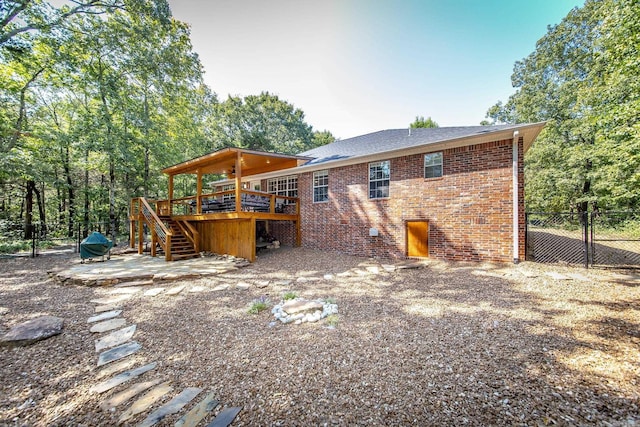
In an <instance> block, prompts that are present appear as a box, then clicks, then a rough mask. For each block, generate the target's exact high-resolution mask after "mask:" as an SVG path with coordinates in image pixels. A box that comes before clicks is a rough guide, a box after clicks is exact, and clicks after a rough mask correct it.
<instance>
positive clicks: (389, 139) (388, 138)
mask: <svg viewBox="0 0 640 427" xmlns="http://www.w3.org/2000/svg"><path fill="white" fill-rule="evenodd" d="M519 126H520V125H496V126H462V127H441V128H420V129H411V130H410V131H409V129H389V130H381V131H379V132H374V133H369V134H366V135H361V136H356V137H355V138H349V139H342V140H339V141H336V142H333V143H331V144H327V145H323V146H321V147H317V148H314V149H312V150H309V151H305V152H304V153H300V155H301V156H306V157H313V158H314V159H313V160H311V161H310V162H308V163H307V164H306V165H305V166H311V165H317V164H320V163H326V162H331V161H336V160H344V159H348V158H351V157H360V156H366V155H371V154H377V153H384V152H387V151H395V150H399V149H403V148H413V147H419V146H422V145H428V144H433V143H436V142H443V141H449V140H453V139H458V138H465V137H471V136H477V135H483V134H487V133H491V132H497V131H503V130H506V129H509V128H518V127H519Z"/></svg>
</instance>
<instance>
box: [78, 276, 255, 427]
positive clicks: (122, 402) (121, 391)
mask: <svg viewBox="0 0 640 427" xmlns="http://www.w3.org/2000/svg"><path fill="white" fill-rule="evenodd" d="M185 288H186V287H185V286H178V287H173V288H169V289H168V290H167V289H165V288H154V289H149V290H147V291H145V292H144V293H143V294H142V295H144V297H155V296H157V295H160V294H164V295H172V296H176V295H179V294H180V293H182V292H183V291H184V290H185ZM127 289H129V290H127V291H124V292H123V291H122V290H121V289H120V290H115V291H112V292H111V293H110V294H111V295H112V297H113V296H117V297H118V298H116V299H117V300H116V301H111V302H109V301H107V300H109V298H98V299H95V300H92V302H94V303H95V304H97V305H96V307H95V312H96V314H95V315H94V316H91V317H90V318H89V319H87V324H89V325H91V326H90V331H91V333H93V334H95V335H96V339H95V341H94V344H95V349H96V353H99V354H98V360H97V366H98V367H103V368H102V369H101V370H100V371H99V372H98V374H97V376H96V381H97V382H96V384H95V385H94V386H93V387H92V388H91V393H96V394H99V395H101V398H102V397H103V396H102V395H104V398H103V400H102V401H101V403H100V408H101V409H102V410H104V411H111V412H113V411H116V410H120V416H119V418H118V423H119V424H123V423H127V422H130V420H132V419H134V418H135V417H137V416H141V414H144V413H148V415H147V416H146V418H145V419H144V420H143V421H142V422H141V423H140V424H139V426H142V427H152V426H154V425H156V424H157V423H159V422H160V421H162V420H163V419H165V418H166V417H168V416H170V415H173V414H177V413H180V412H181V411H183V410H185V409H189V406H190V404H191V402H192V401H194V400H195V399H196V397H197V396H198V395H200V393H201V392H202V389H201V388H197V387H187V388H185V389H184V390H180V391H179V393H177V394H175V395H174V396H173V397H171V398H170V399H169V396H170V395H171V394H172V393H174V388H173V386H172V385H171V382H170V381H165V382H163V381H162V380H161V379H160V378H148V377H150V376H153V375H154V371H155V370H156V368H157V367H158V366H159V364H158V362H155V361H154V362H151V363H147V364H141V363H140V362H139V361H138V360H136V359H135V357H134V355H135V354H136V353H137V352H138V351H139V350H140V349H141V348H142V345H140V343H138V342H136V341H134V340H133V337H134V335H135V333H136V330H137V325H135V324H133V325H127V320H126V319H125V318H124V317H122V314H123V310H122V308H121V307H119V306H118V302H122V301H124V300H126V299H127V298H129V297H131V296H132V295H134V294H137V293H138V291H140V290H141V288H140V287H137V288H134V287H131V288H127ZM150 291H153V292H150ZM188 291H189V292H204V291H205V289H200V288H197V289H196V288H194V289H189V290H188ZM112 297H111V298H112ZM122 297H124V298H122ZM143 363H144V362H143ZM160 366H162V365H161V364H160ZM143 376H144V377H143ZM135 381H138V382H135ZM130 382H131V383H134V384H131V385H129V384H128V383H130ZM166 399H169V400H168V401H167V402H166V403H164V404H162V405H160V406H158V404H159V402H162V401H163V400H166ZM219 404H220V402H219V401H218V400H217V399H216V398H215V393H213V392H209V393H208V394H207V395H206V396H205V397H204V399H202V400H200V401H199V402H197V403H196V404H195V405H193V407H191V408H190V409H189V410H188V411H187V412H185V413H184V414H183V415H182V417H180V419H179V420H178V421H177V423H176V426H179V427H189V426H190V427H195V426H196V425H198V424H199V423H200V422H201V421H203V420H205V419H207V418H208V419H209V421H207V422H208V424H207V425H211V426H220V427H226V426H228V425H230V424H231V423H232V422H233V420H234V419H235V417H236V416H237V415H238V413H239V412H240V410H241V409H242V408H241V407H228V408H223V409H222V411H220V413H219V414H218V415H217V416H215V417H213V411H214V409H215V408H217V407H218V406H219Z"/></svg>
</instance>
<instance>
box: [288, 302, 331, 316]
mask: <svg viewBox="0 0 640 427" xmlns="http://www.w3.org/2000/svg"><path fill="white" fill-rule="evenodd" d="M322 307H323V306H322V303H321V302H318V301H305V300H292V301H287V302H286V303H284V305H283V306H282V311H284V312H285V313H287V314H296V313H302V312H304V311H316V310H320V311H322Z"/></svg>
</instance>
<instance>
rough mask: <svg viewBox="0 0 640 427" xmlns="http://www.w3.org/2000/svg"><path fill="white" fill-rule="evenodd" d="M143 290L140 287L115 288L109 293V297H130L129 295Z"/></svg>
mask: <svg viewBox="0 0 640 427" xmlns="http://www.w3.org/2000/svg"><path fill="white" fill-rule="evenodd" d="M141 290H142V288H141V287H139V286H131V287H124V288H114V289H113V290H111V291H109V292H107V294H108V295H128V294H135V293H138V292H140V291H141Z"/></svg>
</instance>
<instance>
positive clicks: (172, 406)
mask: <svg viewBox="0 0 640 427" xmlns="http://www.w3.org/2000/svg"><path fill="white" fill-rule="evenodd" d="M201 391H202V389H201V388H197V387H188V388H185V389H184V390H182V391H181V392H180V394H178V395H177V396H176V397H174V398H173V399H171V400H170V401H169V402H168V403H167V404H165V405H163V406H161V407H160V408H158V409H157V410H155V411H154V412H152V413H151V414H149V416H148V417H147V418H145V420H144V421H142V423H140V425H139V426H138V427H151V426H152V425H154V424H156V423H158V422H159V421H162V419H163V418H164V417H166V416H167V415H171V414H175V413H176V412H178V411H179V410H181V409H182V408H183V407H184V406H185V405H186V404H187V403H189V402H191V400H193V398H194V397H196V396H197V395H198V394H200V392H201Z"/></svg>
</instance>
